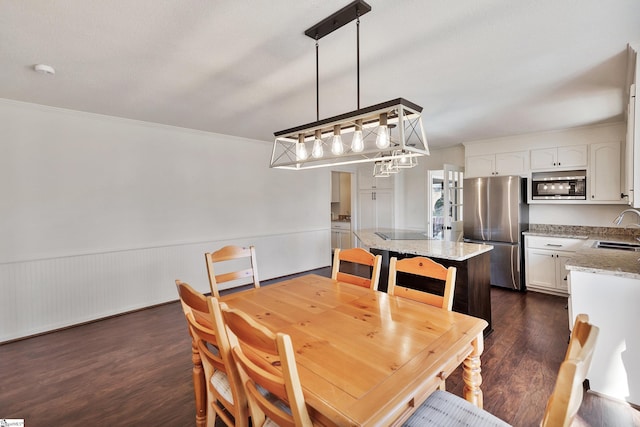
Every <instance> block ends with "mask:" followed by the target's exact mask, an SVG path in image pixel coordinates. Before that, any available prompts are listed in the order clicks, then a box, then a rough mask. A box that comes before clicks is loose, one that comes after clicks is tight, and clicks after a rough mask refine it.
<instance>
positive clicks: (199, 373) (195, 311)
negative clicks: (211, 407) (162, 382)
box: [176, 280, 209, 427]
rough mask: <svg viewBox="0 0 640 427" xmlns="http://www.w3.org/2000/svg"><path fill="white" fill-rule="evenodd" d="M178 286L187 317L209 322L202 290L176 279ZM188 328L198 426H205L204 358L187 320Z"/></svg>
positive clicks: (207, 309) (207, 308)
mask: <svg viewBox="0 0 640 427" xmlns="http://www.w3.org/2000/svg"><path fill="white" fill-rule="evenodd" d="M176 288H177V289H178V296H179V297H180V304H181V305H182V311H183V313H184V316H185V319H186V317H187V315H189V314H192V315H193V316H194V318H196V319H197V320H198V321H200V322H202V323H207V322H208V320H207V319H208V315H209V307H208V304H207V299H206V297H205V296H204V295H203V294H201V293H200V292H198V291H196V290H195V289H193V288H192V287H191V286H190V285H189V284H188V283H185V282H182V281H180V280H176ZM187 329H188V331H189V336H190V337H191V361H192V362H193V369H192V376H193V391H194V395H195V401H196V402H195V403H196V426H197V427H204V426H205V423H206V419H207V390H206V385H205V374H204V369H203V367H202V359H201V357H200V352H199V351H198V345H197V343H196V340H195V338H194V336H193V333H192V332H191V328H190V327H189V321H188V320H187Z"/></svg>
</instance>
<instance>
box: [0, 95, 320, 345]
mask: <svg viewBox="0 0 640 427" xmlns="http://www.w3.org/2000/svg"><path fill="white" fill-rule="evenodd" d="M270 150H271V143H270V142H266V141H254V140H247V139H243V138H237V137H233V136H226V135H219V134H214V133H208V132H201V131H195V130H190V129H182V128H176V127H171V126H165V125H159V124H154V123H146V122H139V121H135V120H128V119H121V118H115V117H108V116H102V115H97V114H90V113H83V112H78V111H70V110H64V109H58V108H51V107H46V106H41V105H34V104H27V103H23V102H16V101H10V100H2V99H0V195H1V197H0V292H1V297H0V310H1V312H0V321H1V322H0V341H3V340H6V339H10V338H15V337H18V336H24V335H28V334H32V333H37V332H41V331H44V330H47V329H49V328H57V327H61V326H66V325H69V324H73V323H77V322H82V321H86V320H90V319H95V318H99V317H103V316H106V315H111V314H115V313H120V312H123V311H127V310H131V309H135V308H139V307H144V306H147V305H150V304H156V303H159V302H164V301H168V300H171V299H175V298H176V295H175V289H174V285H173V281H174V279H176V278H180V279H182V280H185V281H193V282H195V283H194V284H195V285H196V286H198V287H200V288H201V289H203V290H206V289H208V286H207V281H206V270H205V269H204V261H203V259H204V255H203V253H204V252H205V251H211V250H214V249H217V248H218V247H220V246H222V245H223V244H224V242H238V243H241V244H254V245H256V247H257V250H258V258H259V261H258V262H259V267H260V275H261V277H262V278H264V279H267V278H272V277H276V276H282V275H285V274H290V273H295V272H298V271H304V270H308V269H312V268H317V267H321V266H326V265H329V264H330V250H329V249H330V243H329V237H330V235H329V229H330V215H329V200H330V194H329V192H330V179H329V171H328V170H325V169H319V170H312V171H302V172H298V171H282V170H277V169H270V168H269V167H268V165H269V158H270V154H271V153H270ZM198 242H210V244H207V245H205V244H201V243H198ZM258 244H260V245H261V246H262V247H260V246H258ZM205 246H206V248H205Z"/></svg>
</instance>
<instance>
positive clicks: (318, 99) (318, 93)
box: [316, 33, 320, 121]
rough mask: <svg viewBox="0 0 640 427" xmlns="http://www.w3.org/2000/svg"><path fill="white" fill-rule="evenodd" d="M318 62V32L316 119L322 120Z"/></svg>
mask: <svg viewBox="0 0 640 427" xmlns="http://www.w3.org/2000/svg"><path fill="white" fill-rule="evenodd" d="M318 64H319V60H318V34H317V33H316V121H320V66H319V65H318Z"/></svg>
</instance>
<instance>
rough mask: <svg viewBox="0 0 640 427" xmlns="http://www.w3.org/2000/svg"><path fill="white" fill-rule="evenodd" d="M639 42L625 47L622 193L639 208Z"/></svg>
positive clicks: (630, 202) (631, 203)
mask: <svg viewBox="0 0 640 427" xmlns="http://www.w3.org/2000/svg"><path fill="white" fill-rule="evenodd" d="M638 45H640V43H638V44H637V45H635V46H634V45H631V44H630V45H629V46H628V47H627V64H628V65H629V102H628V104H627V135H626V138H627V143H626V145H625V154H626V155H625V159H626V164H625V166H626V168H625V169H626V170H625V174H626V177H625V180H624V193H625V194H626V195H627V197H628V198H627V201H628V203H629V204H630V205H631V206H633V207H634V208H640V108H638V107H637V105H636V99H637V92H638V85H640V67H639V66H638V59H637V57H638V50H639V47H640V46H638Z"/></svg>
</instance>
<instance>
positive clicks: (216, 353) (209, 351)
mask: <svg viewBox="0 0 640 427" xmlns="http://www.w3.org/2000/svg"><path fill="white" fill-rule="evenodd" d="M212 300H213V298H211V297H209V298H208V299H207V307H208V311H209V323H210V324H211V325H213V329H212V328H209V327H207V326H204V325H202V324H201V323H200V322H198V321H197V320H196V318H195V317H194V316H193V314H192V313H189V314H188V315H187V320H188V322H189V327H190V328H191V331H192V336H193V337H194V339H195V340H196V343H197V346H198V350H199V353H200V357H201V360H202V365H203V367H204V372H205V379H206V387H207V390H208V393H207V394H208V399H207V400H208V402H207V405H208V406H207V424H209V425H213V423H214V422H215V415H217V416H218V417H220V418H221V419H222V420H223V421H224V423H225V424H226V425H228V426H243V427H246V426H248V423H249V421H248V420H249V408H248V404H247V399H246V395H245V391H244V388H243V387H242V381H241V379H240V376H239V374H238V372H237V369H236V366H235V364H234V362H233V358H232V356H231V352H230V347H229V342H228V338H227V337H226V335H220V334H219V333H218V331H217V330H218V326H217V325H216V322H217V320H216V316H215V314H214V313H215V310H216V308H217V307H216V304H215V303H213V304H212V302H211V301H212ZM216 302H217V301H216ZM217 372H220V373H224V375H225V377H226V382H224V381H222V380H221V379H220V378H218V380H217V383H215V384H214V382H213V381H212V379H213V378H214V375H215V374H216V373H217ZM225 377H222V378H225ZM229 393H230V396H229ZM219 405H222V407H223V408H224V409H223V408H221V407H220V406H219Z"/></svg>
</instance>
